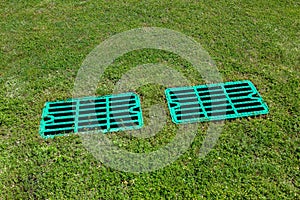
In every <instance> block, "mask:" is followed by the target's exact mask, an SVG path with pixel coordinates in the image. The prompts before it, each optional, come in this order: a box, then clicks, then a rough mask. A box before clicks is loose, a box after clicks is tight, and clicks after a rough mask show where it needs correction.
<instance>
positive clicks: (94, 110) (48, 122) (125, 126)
mask: <svg viewBox="0 0 300 200" xmlns="http://www.w3.org/2000/svg"><path fill="white" fill-rule="evenodd" d="M142 126H143V117H142V109H141V103H140V98H139V96H138V95H137V94H136V93H133V92H129V93H122V94H114V95H106V96H97V97H83V98H74V99H68V100H66V101H55V102H46V103H45V105H44V108H43V111H42V116H41V120H40V131H39V133H40V136H41V137H42V138H44V139H47V138H54V137H56V136H66V135H70V134H75V133H81V132H82V133H84V132H87V131H91V130H96V131H99V132H102V133H108V132H116V131H125V130H133V129H139V128H141V127H142Z"/></svg>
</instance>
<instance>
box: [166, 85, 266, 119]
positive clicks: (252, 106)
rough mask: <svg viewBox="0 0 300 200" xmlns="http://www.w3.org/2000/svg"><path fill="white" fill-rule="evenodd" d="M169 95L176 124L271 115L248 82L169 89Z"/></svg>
mask: <svg viewBox="0 0 300 200" xmlns="http://www.w3.org/2000/svg"><path fill="white" fill-rule="evenodd" d="M165 95H166V99H167V102H168V107H169V111H170V114H171V117H172V121H173V122H174V123H176V124H181V123H192V122H203V121H214V120H224V119H232V118H239V117H248V116H257V115H262V114H268V113H269V109H268V106H267V105H266V103H265V102H264V101H263V99H262V97H261V96H260V94H259V93H258V91H257V89H256V88H255V86H254V85H253V83H252V82H251V81H248V80H245V81H236V82H227V83H217V84H208V85H198V86H190V87H182V88H180V87H178V88H167V89H166V90H165ZM195 96H196V97H197V102H195Z"/></svg>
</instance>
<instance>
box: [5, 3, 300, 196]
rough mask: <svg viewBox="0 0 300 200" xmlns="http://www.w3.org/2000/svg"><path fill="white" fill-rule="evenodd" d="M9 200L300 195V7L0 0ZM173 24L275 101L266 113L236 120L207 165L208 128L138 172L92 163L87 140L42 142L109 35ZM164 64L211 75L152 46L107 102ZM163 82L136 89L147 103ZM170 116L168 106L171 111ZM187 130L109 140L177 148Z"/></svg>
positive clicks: (194, 78) (108, 79) (114, 77)
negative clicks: (47, 105) (179, 151)
mask: <svg viewBox="0 0 300 200" xmlns="http://www.w3.org/2000/svg"><path fill="white" fill-rule="evenodd" d="M0 5H1V6H0V17H1V20H0V31H1V32H0V199H29V198H32V199H74V198H78V199H79V198H80V199H84V198H90V199H129V198H132V199H164V198H169V199H201V198H211V199H215V198H220V199H223V198H229V199H236V198H243V197H244V198H267V199H285V198H286V199H299V198H300V175H299V166H300V138H299V137H300V136H299V133H300V127H299V123H300V120H299V113H300V102H299V101H300V100H299V99H300V93H299V90H300V81H299V79H300V63H299V61H300V57H299V55H300V52H299V50H300V28H299V27H300V18H299V13H300V3H299V1H275V0H272V1H257V0H254V1H246V0H243V1H183V0H180V1H172V2H167V1H162V2H158V1H118V2H117V1H88V0H87V1H78V0H77V1H50V0H49V1H33V0H28V1H23V2H21V1H3V0H2V1H1V2H0ZM153 26H154V27H163V28H169V29H172V30H175V31H179V32H181V33H183V34H185V35H187V36H190V37H192V38H194V39H195V40H196V41H197V42H199V43H200V44H201V45H202V46H203V47H204V48H205V49H206V50H207V51H208V52H209V54H210V55H211V57H212V58H213V59H214V60H215V63H216V66H217V67H218V69H219V72H220V74H221V75H222V78H223V81H224V82H225V81H237V80H244V79H248V80H251V81H252V82H253V83H254V84H255V86H256V87H257V89H258V91H259V92H260V94H261V95H262V97H263V99H264V100H265V101H266V103H267V104H268V106H269V109H270V114H269V115H267V116H265V117H257V118H251V119H247V118H243V119H236V120H230V121H226V124H225V126H224V128H223V130H222V133H221V135H220V138H219V140H218V141H217V144H216V146H215V147H214V148H213V149H212V151H211V152H210V153H209V154H208V155H207V156H206V157H205V158H203V159H200V158H199V156H198V155H199V151H200V147H201V145H202V142H203V139H204V138H205V136H206V130H207V124H206V123H201V124H199V126H200V128H199V130H198V132H197V136H196V138H195V140H194V141H193V143H192V144H191V146H190V148H189V150H188V151H187V152H185V153H184V154H183V155H182V156H181V157H180V158H179V159H178V160H176V161H175V162H173V163H171V164H170V165H168V166H166V167H165V168H161V169H159V170H157V171H154V172H148V173H129V172H122V171H118V170H115V169H113V168H110V167H108V166H106V165H105V163H102V162H100V161H98V160H97V159H96V158H94V157H93V155H91V154H90V153H89V152H88V151H87V150H86V149H85V147H84V146H83V144H82V140H81V138H80V137H79V136H78V135H72V136H68V137H57V138H55V139H48V140H43V139H42V138H41V137H40V136H39V133H38V131H39V120H40V116H41V111H42V108H43V106H44V102H46V101H54V100H63V99H67V98H70V97H72V91H73V87H74V82H75V78H76V75H77V71H78V70H79V68H80V66H81V64H82V62H83V60H84V59H85V57H86V56H87V55H88V54H89V52H90V51H92V50H93V49H94V48H95V47H96V46H97V45H98V44H100V43H101V42H102V41H104V40H105V39H107V38H109V37H111V36H113V35H115V34H117V33H120V32H123V31H126V30H130V29H133V28H138V27H153ZM147 63H165V64H167V65H168V66H170V67H172V68H173V69H176V70H178V71H179V72H180V73H182V74H183V75H185V76H186V77H187V79H189V80H190V81H191V83H192V84H194V85H196V84H203V83H204V81H203V79H202V78H201V76H200V74H198V73H195V70H194V69H193V67H192V66H191V65H190V63H188V62H187V61H186V60H184V59H182V58H180V57H179V56H177V55H175V54H172V53H169V52H165V51H160V50H153V49H145V50H139V51H134V52H130V53H128V54H125V55H123V56H122V57H120V58H119V59H117V60H115V62H114V63H113V64H112V65H111V66H109V68H108V69H107V70H106V71H105V74H104V75H103V76H102V77H99V80H100V78H101V80H100V82H99V85H98V89H97V91H96V94H97V95H105V94H110V93H112V91H113V88H114V84H115V83H116V82H117V81H118V80H119V79H120V78H121V77H122V74H124V73H126V72H127V71H128V70H130V69H134V67H136V66H137V65H141V64H147ZM163 92H164V87H162V86H159V85H157V84H148V85H145V86H142V87H140V88H139V89H138V90H137V93H138V94H139V95H140V96H141V99H142V108H143V110H145V112H143V114H144V118H145V122H146V123H147V120H148V121H149V112H148V111H147V108H149V107H150V106H151V105H154V104H157V103H160V104H162V105H166V102H165V100H164V94H163ZM166 112H167V110H166ZM178 127H179V126H176V125H174V124H172V123H171V120H170V117H169V116H167V124H166V127H164V129H163V130H162V131H160V132H159V133H157V134H156V135H155V136H153V137H151V138H145V139H141V138H130V137H127V136H126V135H124V134H123V133H113V134H111V135H110V136H109V137H110V138H111V140H113V142H114V144H116V145H118V146H119V147H120V148H123V149H125V150H128V151H132V152H138V153H141V152H152V151H155V150H157V149H159V148H161V147H163V146H165V145H166V144H168V143H169V142H171V141H172V139H173V138H174V136H175V134H176V130H177V128H178Z"/></svg>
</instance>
